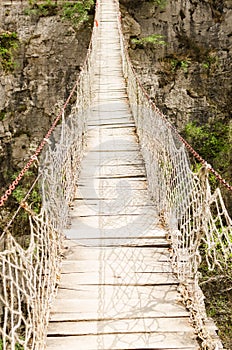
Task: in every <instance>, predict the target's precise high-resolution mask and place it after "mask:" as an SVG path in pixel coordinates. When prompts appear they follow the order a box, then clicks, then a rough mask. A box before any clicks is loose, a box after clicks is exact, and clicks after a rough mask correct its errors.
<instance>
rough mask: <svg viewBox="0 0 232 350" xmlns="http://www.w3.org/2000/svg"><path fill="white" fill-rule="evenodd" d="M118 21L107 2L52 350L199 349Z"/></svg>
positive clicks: (51, 326) (54, 315) (49, 340)
mask: <svg viewBox="0 0 232 350" xmlns="http://www.w3.org/2000/svg"><path fill="white" fill-rule="evenodd" d="M115 13H116V11H115V10H114V3H113V0H107V1H106V0H105V1H102V2H101V21H100V23H99V27H98V30H99V43H98V46H99V47H98V60H97V62H96V64H95V67H96V74H95V80H94V82H93V84H94V86H93V87H94V90H95V101H96V103H95V105H94V106H93V110H92V113H91V115H90V117H89V119H88V137H87V146H86V152H85V157H84V160H83V162H82V170H81V173H80V178H79V182H78V188H77V193H76V199H75V202H74V207H73V210H72V219H71V226H70V229H68V230H67V231H66V236H67V239H66V242H65V243H66V246H67V249H66V254H65V259H64V261H63V267H62V276H61V282H60V286H59V290H58V295H57V299H56V301H55V302H54V304H53V307H52V312H51V317H50V324H49V330H48V337H47V350H52V349H59V350H62V349H65V350H66V349H68V350H74V349H75V350H77V349H78V350H90V349H91V350H94V349H102V350H103V349H110V350H113V349H166V350H168V349H182V350H184V349H185V350H187V349H199V345H198V343H197V340H196V335H195V334H194V330H193V328H192V327H191V325H190V322H189V314H188V312H187V311H186V309H185V308H184V306H183V305H181V304H180V303H179V302H178V292H177V287H178V281H177V279H176V278H175V276H174V275H173V273H172V269H171V264H170V261H169V244H168V242H167V240H166V231H165V230H164V228H163V227H162V225H160V224H159V221H158V216H157V212H156V209H155V208H154V206H153V203H152V201H151V200H150V198H149V194H148V190H147V182H146V172H145V168H144V164H143V159H142V156H141V154H140V150H139V144H138V140H137V137H136V134H135V125H134V121H133V119H132V116H131V113H130V108H129V105H128V101H127V97H126V86H125V81H124V79H123V76H122V67H121V58H120V49H119V35H118V32H117V22H116V14H115Z"/></svg>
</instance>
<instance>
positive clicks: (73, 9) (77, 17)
mask: <svg viewBox="0 0 232 350" xmlns="http://www.w3.org/2000/svg"><path fill="white" fill-rule="evenodd" d="M93 4H94V1H93V0H82V1H77V2H75V3H70V2H66V3H65V4H64V5H63V9H62V18H63V19H68V20H70V21H71V22H72V23H73V24H74V25H79V24H82V23H84V22H86V21H87V20H88V18H89V16H88V12H89V10H90V9H91V7H92V6H93Z"/></svg>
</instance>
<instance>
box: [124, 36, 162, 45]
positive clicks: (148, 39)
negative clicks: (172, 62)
mask: <svg viewBox="0 0 232 350" xmlns="http://www.w3.org/2000/svg"><path fill="white" fill-rule="evenodd" d="M163 38H164V36H163V35H161V34H151V35H149V36H145V37H143V38H141V39H132V40H131V42H132V43H133V44H135V45H138V46H139V47H141V48H143V47H145V46H147V45H148V44H151V45H152V46H164V45H166V42H165V41H164V40H163Z"/></svg>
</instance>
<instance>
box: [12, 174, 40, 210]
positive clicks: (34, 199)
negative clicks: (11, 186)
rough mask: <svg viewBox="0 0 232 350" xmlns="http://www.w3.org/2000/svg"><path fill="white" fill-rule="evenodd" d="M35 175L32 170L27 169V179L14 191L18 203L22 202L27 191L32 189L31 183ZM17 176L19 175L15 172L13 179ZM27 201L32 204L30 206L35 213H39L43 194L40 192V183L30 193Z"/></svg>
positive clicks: (13, 195)
mask: <svg viewBox="0 0 232 350" xmlns="http://www.w3.org/2000/svg"><path fill="white" fill-rule="evenodd" d="M34 176H35V175H34V174H33V172H32V171H27V172H26V173H25V175H24V179H25V180H24V182H23V184H22V185H18V186H17V187H16V189H15V190H14V191H13V192H12V197H13V198H14V199H16V201H17V203H19V204H20V203H21V202H22V201H23V200H24V198H25V196H26V194H27V192H28V191H29V189H30V186H31V183H32V180H33V178H34ZM16 177H17V175H16V174H14V175H13V176H12V180H15V179H16ZM27 202H28V204H29V205H30V208H31V209H32V210H33V211H34V212H35V213H39V211H40V208H41V196H40V192H39V189H38V185H37V186H35V187H34V188H33V190H32V192H31V193H30V195H29V198H28V200H27Z"/></svg>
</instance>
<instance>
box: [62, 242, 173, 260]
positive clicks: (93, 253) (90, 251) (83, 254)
mask: <svg viewBox="0 0 232 350" xmlns="http://www.w3.org/2000/svg"><path fill="white" fill-rule="evenodd" d="M63 253H64V256H65V257H66V258H68V259H70V260H77V261H78V260H88V259H90V258H91V259H99V258H100V259H102V258H103V257H104V259H108V258H109V257H111V256H117V257H118V258H119V257H120V256H123V257H125V256H128V257H130V258H131V259H144V258H145V257H147V258H152V259H154V260H155V261H170V253H169V251H168V249H166V248H160V247H159V248H140V247H115V248H107V247H82V246H80V244H78V243H77V242H72V241H71V240H66V241H65V242H64V250H63Z"/></svg>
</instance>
